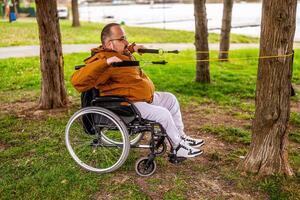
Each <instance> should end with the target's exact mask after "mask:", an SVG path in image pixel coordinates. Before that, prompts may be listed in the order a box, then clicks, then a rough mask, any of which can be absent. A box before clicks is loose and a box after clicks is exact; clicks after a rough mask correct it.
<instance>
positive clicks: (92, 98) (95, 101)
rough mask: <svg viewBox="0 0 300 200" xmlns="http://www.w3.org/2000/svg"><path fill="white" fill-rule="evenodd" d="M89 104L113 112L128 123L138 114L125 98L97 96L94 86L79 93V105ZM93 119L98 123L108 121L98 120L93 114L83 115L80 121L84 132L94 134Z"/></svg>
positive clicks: (85, 105)
mask: <svg viewBox="0 0 300 200" xmlns="http://www.w3.org/2000/svg"><path fill="white" fill-rule="evenodd" d="M90 106H99V107H103V108H106V109H108V110H110V111H112V112H114V113H115V114H116V115H118V116H119V117H120V118H121V119H122V120H123V122H124V123H125V124H129V123H130V122H132V121H134V120H135V119H136V118H139V116H140V115H139V112H138V110H137V109H136V108H135V107H134V106H133V105H132V104H131V103H130V102H128V100H127V99H126V98H124V97H119V96H99V90H97V89H96V88H92V89H90V90H88V91H86V92H82V93H81V107H82V108H85V107H90ZM95 120H96V123H99V124H101V123H106V124H107V123H109V122H108V121H109V119H107V118H106V119H104V118H102V119H101V122H100V121H99V119H95V118H94V117H93V116H89V115H87V116H84V117H83V118H82V122H83V124H84V129H85V132H86V133H88V134H95V130H94V126H92V124H91V122H92V121H95Z"/></svg>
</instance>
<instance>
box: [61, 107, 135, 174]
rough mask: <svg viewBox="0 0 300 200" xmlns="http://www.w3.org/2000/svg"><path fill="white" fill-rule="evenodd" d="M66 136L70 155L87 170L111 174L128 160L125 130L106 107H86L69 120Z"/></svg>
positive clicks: (122, 124) (127, 138)
mask: <svg viewBox="0 0 300 200" xmlns="http://www.w3.org/2000/svg"><path fill="white" fill-rule="evenodd" d="M65 133H66V135H65V140H66V146H67V149H68V151H69V153H70V155H71V156H72V158H73V159H74V160H75V162H76V163H77V164H79V165H80V166H81V167H83V168H84V169H86V170H88V171H92V172H98V173H107V172H112V171H114V170H116V169H118V168H119V167H121V166H122V164H123V163H124V162H125V161H126V159H127V157H128V153H129V149H130V142H129V136H128V131H127V128H126V126H125V124H124V123H123V122H122V120H121V119H120V118H119V117H118V116H117V115H115V114H114V113H113V112H111V111H109V110H107V109H105V108H101V107H88V108H83V109H81V110H79V111H77V112H76V113H75V114H74V115H73V116H72V117H71V118H70V120H69V122H68V124H67V127H66V131H65ZM107 140H112V141H115V142H116V143H109V142H107Z"/></svg>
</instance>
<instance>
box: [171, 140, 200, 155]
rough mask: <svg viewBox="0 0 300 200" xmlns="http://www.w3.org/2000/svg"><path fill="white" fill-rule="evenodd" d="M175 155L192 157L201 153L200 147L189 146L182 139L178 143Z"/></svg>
mask: <svg viewBox="0 0 300 200" xmlns="http://www.w3.org/2000/svg"><path fill="white" fill-rule="evenodd" d="M175 150H176V155H177V157H185V158H192V157H196V156H199V155H201V154H202V153H203V151H202V150H200V149H195V148H193V147H191V146H189V145H188V144H187V143H186V142H185V141H184V140H181V142H180V143H179V145H178V146H177V148H176V149H175Z"/></svg>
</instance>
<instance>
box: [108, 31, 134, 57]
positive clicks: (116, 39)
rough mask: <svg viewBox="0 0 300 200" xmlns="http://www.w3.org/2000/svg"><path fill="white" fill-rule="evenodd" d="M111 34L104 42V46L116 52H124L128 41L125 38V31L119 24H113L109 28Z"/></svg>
mask: <svg viewBox="0 0 300 200" xmlns="http://www.w3.org/2000/svg"><path fill="white" fill-rule="evenodd" d="M110 31H111V33H112V35H111V37H110V38H108V40H107V42H106V45H105V46H106V47H107V48H109V49H112V50H114V51H116V52H118V53H124V50H125V49H127V46H128V44H129V43H128V41H127V39H126V35H125V31H124V30H123V28H122V27H120V26H113V27H111V29H110Z"/></svg>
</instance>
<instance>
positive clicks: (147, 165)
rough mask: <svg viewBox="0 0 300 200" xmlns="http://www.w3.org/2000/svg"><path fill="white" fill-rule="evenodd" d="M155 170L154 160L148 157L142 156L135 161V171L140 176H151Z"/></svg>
mask: <svg viewBox="0 0 300 200" xmlns="http://www.w3.org/2000/svg"><path fill="white" fill-rule="evenodd" d="M155 170H156V162H155V161H154V160H153V161H149V159H148V157H142V158H140V159H139V160H137V161H136V163H135V171H136V173H137V174H138V175H140V176H151V175H152V174H154V172H155Z"/></svg>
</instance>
